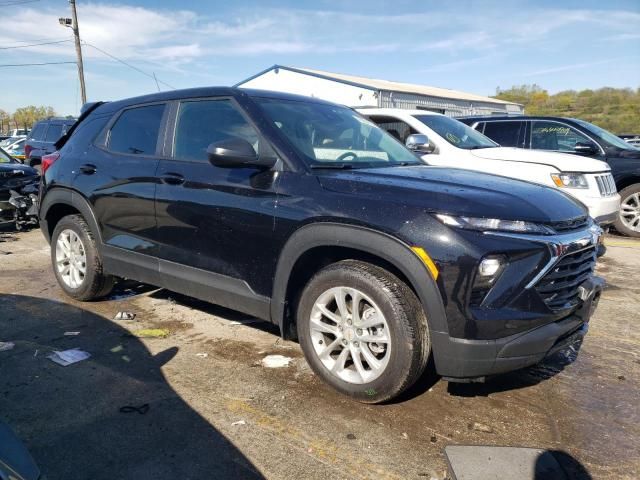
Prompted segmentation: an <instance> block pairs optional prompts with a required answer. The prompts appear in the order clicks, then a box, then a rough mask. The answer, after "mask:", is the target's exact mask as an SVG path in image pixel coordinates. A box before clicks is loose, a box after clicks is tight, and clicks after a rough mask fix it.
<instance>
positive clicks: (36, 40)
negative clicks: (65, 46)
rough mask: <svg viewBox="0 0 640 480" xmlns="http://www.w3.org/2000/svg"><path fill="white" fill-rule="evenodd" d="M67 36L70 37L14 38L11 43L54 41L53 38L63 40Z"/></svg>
mask: <svg viewBox="0 0 640 480" xmlns="http://www.w3.org/2000/svg"><path fill="white" fill-rule="evenodd" d="M65 38H69V37H46V38H30V39H28V40H14V41H13V42H9V43H28V42H48V41H49V40H51V41H53V40H63V39H65Z"/></svg>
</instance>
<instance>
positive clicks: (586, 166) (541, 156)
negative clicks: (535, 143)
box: [471, 147, 610, 172]
mask: <svg viewBox="0 0 640 480" xmlns="http://www.w3.org/2000/svg"><path fill="white" fill-rule="evenodd" d="M471 154H472V155H473V156H475V157H478V158H483V159H486V160H503V161H511V162H526V163H539V164H542V165H549V166H551V167H555V168H557V169H558V170H559V171H561V172H605V171H607V170H610V167H609V165H608V164H607V163H606V162H603V161H600V160H595V159H593V158H589V157H583V156H579V155H572V154H569V153H559V152H545V151H544V150H525V149H524V148H510V147H495V148H481V149H478V150H471Z"/></svg>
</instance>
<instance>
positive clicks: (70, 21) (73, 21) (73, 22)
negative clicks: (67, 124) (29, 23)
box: [58, 0, 87, 105]
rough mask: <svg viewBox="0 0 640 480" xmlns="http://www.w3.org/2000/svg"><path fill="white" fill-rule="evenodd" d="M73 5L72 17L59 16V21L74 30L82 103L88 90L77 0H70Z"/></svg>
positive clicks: (85, 99) (85, 101)
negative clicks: (85, 82)
mask: <svg viewBox="0 0 640 480" xmlns="http://www.w3.org/2000/svg"><path fill="white" fill-rule="evenodd" d="M69 4H70V5H71V17H72V18H59V19H58V22H60V25H62V26H63V27H69V28H71V30H73V36H74V38H75V42H76V56H77V57H78V59H77V62H78V77H79V78H80V95H81V96H82V104H83V105H84V104H85V103H87V90H86V88H85V86H84V66H83V64H82V46H81V45H80V29H79V28H78V12H76V0H69Z"/></svg>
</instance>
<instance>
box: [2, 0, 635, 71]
mask: <svg viewBox="0 0 640 480" xmlns="http://www.w3.org/2000/svg"><path fill="white" fill-rule="evenodd" d="M59 13H60V12H59V11H58V10H57V9H53V8H51V7H50V8H39V9H36V8H24V9H21V10H18V11H16V13H13V14H5V15H4V18H3V20H4V21H3V27H2V29H0V45H6V44H8V43H10V42H12V41H16V40H18V39H20V40H29V38H31V39H36V38H41V37H42V33H38V32H42V31H51V30H55V29H58V30H59V33H60V36H61V37H64V36H65V35H69V34H70V31H69V30H65V29H64V28H63V27H61V26H59V25H58V21H57V18H58V16H59ZM78 14H79V18H80V29H81V31H80V33H81V36H82V38H83V39H84V41H86V42H88V43H90V44H93V45H96V46H97V47H99V48H102V49H104V50H106V51H108V52H110V53H111V54H114V55H116V56H118V57H119V58H122V59H124V60H127V61H137V62H147V63H152V64H154V68H158V69H166V70H174V71H183V72H185V73H186V71H187V70H182V69H183V68H186V66H188V65H190V64H195V63H196V62H201V61H203V60H205V59H207V58H211V57H229V56H240V57H258V56H260V55H271V56H279V55H281V56H295V55H299V56H301V57H302V56H306V57H308V56H318V55H336V54H345V55H354V56H357V55H382V54H392V53H399V54H406V53H412V52H415V53H421V52H429V53H432V54H433V55H436V54H437V55H438V57H439V58H440V59H442V58H447V57H448V58H451V60H452V61H451V62H445V63H441V64H440V67H438V66H437V65H436V66H433V67H432V71H436V70H437V69H440V71H446V70H451V69H456V68H457V67H458V66H461V65H465V64H470V63H472V62H475V61H476V60H475V58H476V57H477V56H479V55H480V56H482V55H483V54H484V55H486V53H487V52H489V51H500V52H501V54H505V55H506V54H507V53H509V52H513V51H514V50H515V49H518V48H520V49H524V48H526V49H528V50H529V51H531V50H535V49H536V48H541V45H539V44H542V43H544V42H547V41H553V39H556V38H560V39H564V38H565V36H564V35H565V32H567V31H568V30H571V29H573V31H574V32H577V33H576V35H578V36H582V37H585V36H591V37H593V36H596V35H601V36H602V37H603V38H606V37H607V36H609V37H611V36H613V35H615V36H618V37H622V36H625V35H626V36H628V37H627V38H628V39H633V38H635V37H633V36H634V35H637V32H636V31H635V25H637V24H640V13H638V12H633V11H621V10H589V9H580V10H570V9H556V8H541V7H539V8H536V7H532V8H526V9H524V8H520V9H518V8H516V7H510V6H508V7H506V6H504V5H503V4H499V5H498V6H497V7H494V8H491V7H483V8H482V9H479V8H477V9H475V10H474V11H467V12H466V13H465V14H464V15H461V14H460V11H459V7H458V6H457V4H455V5H454V4H450V5H449V6H443V7H442V8H441V9H439V10H437V11H432V12H419V11H418V12H416V13H411V14H405V13H401V14H385V12H383V13H379V12H378V11H377V10H374V11H373V12H372V13H360V12H344V11H332V10H321V9H316V10H314V9H308V10H305V9H296V8H292V9H282V8H279V9H278V8H265V7H261V6H259V5H258V6H256V7H255V8H253V9H233V8H231V13H229V12H228V11H226V10H225V14H224V17H223V16H222V15H219V16H217V15H216V14H215V13H213V14H212V13H208V12H207V13H204V14H201V13H197V12H195V11H189V10H183V9H168V8H146V7H139V6H132V5H126V4H113V3H87V4H84V3H83V4H81V5H80V6H79V13H78ZM33 25H38V26H42V27H43V28H41V29H39V30H38V31H34V29H33V28H32V26H33ZM45 26H49V27H47V28H45ZM29 32H32V33H29ZM560 41H564V40H560ZM34 43H35V42H34ZM7 52H9V53H10V54H11V53H14V54H17V53H18V52H17V51H15V50H14V51H11V50H9V51H7ZM19 53H20V54H21V55H23V56H26V55H29V54H39V55H44V56H46V57H47V58H51V59H54V58H55V59H56V60H57V59H60V60H68V59H73V58H74V55H75V52H74V49H73V46H72V44H70V43H62V44H56V45H42V46H38V47H33V48H29V49H21V51H20V52H19ZM85 55H86V57H87V59H89V60H90V61H111V60H109V59H107V58H106V57H105V56H104V55H103V54H101V53H100V52H98V51H96V50H94V49H91V48H85ZM356 58H357V57H356ZM301 60H304V63H305V64H308V63H309V61H308V59H307V58H301ZM426 67H427V68H429V67H428V65H427V66H426Z"/></svg>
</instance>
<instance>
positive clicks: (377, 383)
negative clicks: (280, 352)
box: [297, 260, 430, 403]
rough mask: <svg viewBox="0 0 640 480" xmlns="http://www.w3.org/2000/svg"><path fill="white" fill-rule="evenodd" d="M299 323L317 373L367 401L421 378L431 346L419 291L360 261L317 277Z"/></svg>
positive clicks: (392, 393)
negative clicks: (417, 296)
mask: <svg viewBox="0 0 640 480" xmlns="http://www.w3.org/2000/svg"><path fill="white" fill-rule="evenodd" d="M297 330H298V338H299V341H300V345H301V347H302V350H303V351H304V354H305V357H306V359H307V362H308V363H309V365H310V366H311V368H312V369H313V370H314V372H315V373H316V374H317V375H318V376H319V377H321V378H322V379H323V380H324V381H325V382H327V383H328V384H329V385H331V386H332V387H333V388H335V389H336V390H338V391H339V392H341V393H343V394H345V395H349V396H351V397H353V398H355V399H357V400H359V401H361V402H364V403H380V402H384V401H387V400H390V399H392V398H393V397H395V396H397V395H399V394H400V393H401V392H403V391H404V390H406V389H407V388H409V387H410V386H411V385H413V383H414V382H415V381H416V380H417V379H418V378H419V376H420V375H421V374H422V372H423V371H424V368H425V366H426V364H427V359H428V356H429V352H430V338H429V330H428V327H427V319H426V317H425V314H424V310H423V308H422V305H421V304H420V302H419V301H418V299H417V298H416V296H415V294H414V293H413V291H412V290H411V289H410V288H409V287H408V286H407V285H406V284H405V283H403V282H402V281H401V280H400V279H398V278H397V277H396V276H395V275H392V274H391V273H389V272H388V271H386V270H384V269H382V268H380V267H377V266H375V265H371V264H368V263H365V262H360V261H356V260H344V261H341V262H337V263H334V264H332V265H329V266H328V267H326V268H324V269H322V270H321V271H319V272H318V273H317V274H316V275H315V276H314V277H313V278H312V279H311V280H310V281H309V283H308V284H307V286H306V287H305V289H304V291H303V293H302V295H301V298H300V302H299V304H298V309H297Z"/></svg>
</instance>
